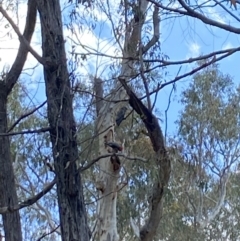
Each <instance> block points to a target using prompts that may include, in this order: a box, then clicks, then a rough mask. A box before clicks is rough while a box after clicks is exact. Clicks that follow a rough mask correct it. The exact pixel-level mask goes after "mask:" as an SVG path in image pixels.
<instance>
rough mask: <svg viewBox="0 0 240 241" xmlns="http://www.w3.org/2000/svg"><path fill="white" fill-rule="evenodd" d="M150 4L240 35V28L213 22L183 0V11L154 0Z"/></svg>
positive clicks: (181, 2)
mask: <svg viewBox="0 0 240 241" xmlns="http://www.w3.org/2000/svg"><path fill="white" fill-rule="evenodd" d="M148 1H149V2H151V3H153V4H155V5H156V6H157V7H159V8H161V9H164V10H167V11H171V12H175V13H179V14H181V15H185V16H190V17H193V18H197V19H199V20H201V21H202V22H203V23H206V24H208V25H211V26H214V27H217V28H221V29H224V30H226V31H228V32H232V33H237V34H239V33H240V28H235V27H233V26H231V25H228V24H224V23H220V22H218V21H215V20H212V19H210V18H208V17H206V16H204V15H202V14H200V13H198V12H196V11H194V10H193V9H191V8H190V7H189V6H188V5H187V4H186V3H185V2H184V1H183V0H178V2H179V3H180V4H181V5H182V7H183V8H184V9H185V10H186V11H184V10H181V9H177V8H170V7H165V6H164V5H162V4H160V3H158V2H156V1H154V0H148Z"/></svg>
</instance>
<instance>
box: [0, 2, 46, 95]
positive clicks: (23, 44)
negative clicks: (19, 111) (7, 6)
mask: <svg viewBox="0 0 240 241" xmlns="http://www.w3.org/2000/svg"><path fill="white" fill-rule="evenodd" d="M0 12H1V13H2V15H3V16H4V17H5V18H6V19H7V20H8V22H9V24H10V25H11V26H12V28H13V29H14V31H15V33H16V34H17V35H18V38H19V41H20V46H19V49H18V53H17V57H16V59H15V61H14V63H13V65H12V67H11V69H10V71H9V73H8V74H7V77H6V85H7V93H8V94H9V93H10V92H11V90H12V88H13V86H14V85H15V83H16V82H17V80H18V78H19V76H20V74H21V72H22V69H23V66H24V64H25V61H26V58H27V54H28V51H29V52H31V54H32V55H33V56H34V57H35V58H36V59H37V60H38V62H39V63H43V60H42V58H41V57H40V56H39V55H38V53H37V52H36V51H35V50H34V49H33V48H32V47H31V46H30V44H29V43H30V41H31V39H32V35H33V32H34V28H35V24H36V16H37V8H36V3H35V0H29V1H28V11H27V17H26V24H25V29H24V32H23V35H22V34H21V32H20V30H19V28H18V26H17V25H16V24H15V23H14V22H13V20H12V19H11V18H10V16H9V15H8V13H7V12H6V11H5V10H4V9H3V8H2V6H1V5H0Z"/></svg>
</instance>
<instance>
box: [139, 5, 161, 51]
mask: <svg viewBox="0 0 240 241" xmlns="http://www.w3.org/2000/svg"><path fill="white" fill-rule="evenodd" d="M158 13H159V8H158V7H157V6H156V5H155V6H154V11H153V36H152V39H151V40H150V41H149V42H148V43H147V45H146V46H144V47H143V51H142V52H143V54H145V53H146V52H147V51H148V50H149V49H150V48H151V47H152V46H154V45H155V44H156V43H157V41H158V40H159V32H160V30H159V29H160V27H159V24H160V18H159V17H158Z"/></svg>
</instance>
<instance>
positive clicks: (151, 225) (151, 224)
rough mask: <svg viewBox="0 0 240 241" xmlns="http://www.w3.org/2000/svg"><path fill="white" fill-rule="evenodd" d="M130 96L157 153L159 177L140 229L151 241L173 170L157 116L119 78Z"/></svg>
mask: <svg viewBox="0 0 240 241" xmlns="http://www.w3.org/2000/svg"><path fill="white" fill-rule="evenodd" d="M118 79H119V81H120V82H121V84H122V85H123V87H124V89H125V90H126V92H127V94H128V96H129V104H130V105H131V106H132V108H133V109H134V110H135V111H136V112H137V113H138V114H139V116H140V118H141V119H142V121H143V123H144V124H145V127H146V129H147V130H148V134H149V137H150V140H151V143H152V146H153V150H154V152H155V153H156V165H157V168H158V171H159V172H158V177H157V179H156V181H155V182H154V184H153V189H152V196H151V201H150V203H151V207H150V216H149V218H148V220H147V221H146V223H145V225H144V226H143V228H142V229H141V231H140V237H141V241H151V240H153V237H154V236H155V234H156V231H157V229H158V225H159V222H160V220H161V218H162V198H163V193H164V190H165V188H166V187H167V185H168V181H169V178H170V172H171V164H170V159H169V157H168V154H167V151H166V147H165V143H164V138H163V134H162V130H161V128H160V126H159V123H158V120H157V118H156V117H155V116H154V115H153V113H152V112H151V110H149V109H148V108H147V107H146V106H145V105H144V104H143V103H142V101H141V100H140V99H139V98H138V97H137V96H136V95H135V93H133V91H132V90H131V89H130V87H128V85H127V83H126V81H125V79H124V78H121V77H119V78H118Z"/></svg>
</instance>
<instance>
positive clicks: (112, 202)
mask: <svg viewBox="0 0 240 241" xmlns="http://www.w3.org/2000/svg"><path fill="white" fill-rule="evenodd" d="M147 5H148V3H147V1H145V0H142V1H141V11H142V12H143V13H145V12H146V10H147ZM143 22H144V19H142V21H139V22H136V21H135V20H134V19H133V20H131V21H130V23H129V24H127V25H126V26H127V27H126V28H127V29H126V33H125V43H124V48H123V59H124V60H123V62H122V70H121V74H120V76H124V77H125V78H126V79H127V80H129V79H131V77H132V76H134V61H131V60H129V59H128V58H134V57H137V55H138V53H137V46H138V43H139V42H140V38H141V30H142V25H143ZM115 86H116V88H115V90H116V91H114V90H113V91H112V94H111V96H110V97H109V98H108V101H107V102H104V101H103V100H102V101H101V105H100V106H101V108H99V107H98V106H97V109H98V120H97V125H96V129H97V133H99V137H98V138H99V155H104V154H106V153H107V152H108V151H111V148H110V149H109V148H108V147H106V145H105V141H107V142H109V141H110V142H111V141H115V142H119V141H122V140H119V139H117V138H116V133H115V130H114V126H115V119H116V113H117V111H118V110H119V109H120V108H121V107H122V106H123V105H125V103H117V104H116V101H120V100H123V99H126V97H127V94H126V91H125V90H124V89H123V88H121V85H120V83H119V82H118V81H116V84H115ZM100 92H101V93H102V91H100ZM96 95H97V93H96ZM97 96H98V95H97ZM100 97H101V96H100ZM101 99H102V98H101ZM96 101H97V103H99V102H100V99H96ZM111 101H112V102H111ZM120 144H121V143H120ZM98 164H99V175H98V177H97V183H96V188H97V190H98V191H99V198H100V199H99V201H98V207H97V228H96V232H95V233H94V238H95V240H99V241H106V240H108V241H118V240H119V235H118V232H117V216H116V204H117V194H118V191H119V188H120V187H119V186H118V177H119V171H120V167H119V168H117V169H116V167H115V166H114V163H113V162H112V161H111V157H110V158H103V159H101V160H100V161H99V162H98Z"/></svg>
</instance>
